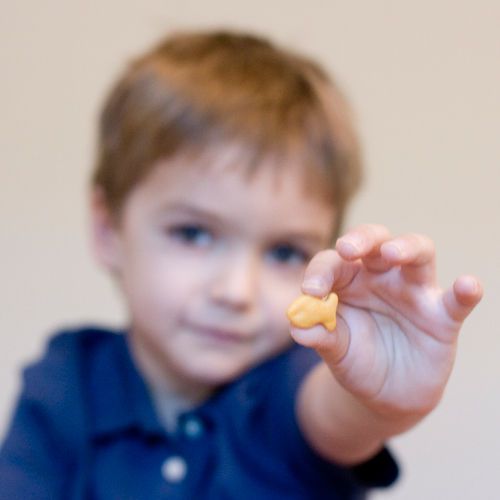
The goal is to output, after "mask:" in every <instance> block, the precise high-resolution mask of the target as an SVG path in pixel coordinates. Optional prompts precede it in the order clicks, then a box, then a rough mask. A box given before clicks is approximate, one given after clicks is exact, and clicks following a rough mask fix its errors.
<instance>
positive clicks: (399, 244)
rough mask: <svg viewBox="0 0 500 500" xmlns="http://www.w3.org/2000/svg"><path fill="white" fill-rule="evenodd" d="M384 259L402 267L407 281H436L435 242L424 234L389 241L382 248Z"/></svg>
mask: <svg viewBox="0 0 500 500" xmlns="http://www.w3.org/2000/svg"><path fill="white" fill-rule="evenodd" d="M380 252H381V255H382V256H383V258H384V259H385V260H386V261H387V262H390V263H391V264H392V265H399V266H401V273H402V275H403V277H404V278H405V279H406V280H407V281H411V282H413V283H417V284H427V283H428V284H432V283H434V282H435V280H436V266H435V259H436V250H435V247H434V242H433V241H432V240H431V239H430V238H429V237H427V236H424V235H422V234H407V235H404V236H400V237H398V238H394V239H393V240H390V241H387V242H386V243H384V244H383V245H382V246H381V248H380Z"/></svg>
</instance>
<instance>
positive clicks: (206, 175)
mask: <svg viewBox="0 0 500 500" xmlns="http://www.w3.org/2000/svg"><path fill="white" fill-rule="evenodd" d="M240 158H242V155H241V154H240V151H238V150H237V148H230V147H228V148H224V149H223V150H218V151H217V152H216V153H214V154H211V155H203V156H196V157H192V158H189V157H187V156H184V157H180V156H179V157H177V158H175V159H169V160H165V161H161V162H158V163H157V164H156V165H155V166H154V168H153V169H152V171H151V173H150V175H149V176H148V177H146V179H144V180H143V182H142V183H141V184H139V185H138V186H136V188H135V189H134V190H133V191H132V193H131V195H130V200H129V201H130V203H129V204H128V205H130V206H137V205H138V204H139V205H140V206H141V207H142V208H143V209H147V210H149V211H151V212H158V213H161V212H162V211H168V210H169V208H172V207H180V206H183V207H186V206H190V207H194V208H196V209H198V210H201V211H207V212H210V213H211V214H214V215H216V216H217V217H219V218H223V219H225V220H229V221H230V220H232V219H234V220H235V221H236V223H238V224H242V221H245V222H244V223H245V225H246V226H247V227H250V226H251V225H252V224H256V223H259V224H260V226H266V225H267V226H270V228H272V227H274V228H275V229H276V227H277V226H279V227H280V228H283V229H286V230H291V231H293V230H309V229H311V230H314V231H316V232H318V231H319V232H322V233H324V234H326V233H329V232H331V229H332V227H333V225H334V219H335V210H334V207H333V204H332V203H331V202H330V201H328V200H327V199H326V198H325V196H324V195H323V194H322V193H318V192H316V190H314V189H312V188H311V185H310V183H309V182H308V181H309V180H308V179H307V173H305V168H304V167H303V166H301V165H300V164H299V163H298V162H296V163H291V162H287V163H280V160H279V159H277V158H272V157H267V158H262V159H261V160H260V161H259V162H257V163H256V164H255V165H253V166H249V165H248V164H242V163H241V162H240Z"/></svg>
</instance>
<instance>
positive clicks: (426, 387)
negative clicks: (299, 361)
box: [291, 225, 482, 465]
mask: <svg viewBox="0 0 500 500" xmlns="http://www.w3.org/2000/svg"><path fill="white" fill-rule="evenodd" d="M302 288H303V291H304V292H305V293H308V294H310V295H315V296H318V297H322V296H325V295H326V294H327V293H329V292H330V291H332V290H333V291H335V292H336V293H337V294H338V296H339V301H340V302H339V308H338V313H337V328H336V329H335V331H334V332H333V333H331V332H328V331H327V330H325V329H324V328H323V327H322V326H321V325H318V326H314V327H312V328H310V329H307V330H301V329H297V328H292V329H291V333H292V336H293V337H294V339H295V340H296V341H297V342H299V343H301V344H303V345H305V346H308V347H312V348H314V349H316V351H317V352H318V353H319V355H320V356H321V357H322V359H323V363H321V364H320V365H319V366H318V367H316V368H315V369H314V370H313V371H312V372H311V373H310V374H309V375H308V377H306V379H305V381H304V382H303V384H302V386H301V389H300V392H299V397H298V401H297V415H298V421H299V425H300V427H301V430H302V432H303V433H304V435H305V437H306V439H307V440H308V441H309V443H310V444H311V446H312V447H313V448H314V449H315V450H316V451H317V452H319V453H320V454H321V455H322V456H324V457H325V458H328V459H330V460H334V461H336V462H338V463H341V464H344V465H354V464H356V463H360V462H362V461H363V460H366V459H368V458H369V457H371V456H372V455H374V454H375V453H376V452H377V451H378V450H379V449H380V448H381V447H382V445H383V443H384V441H385V440H386V439H388V438H389V437H391V436H393V435H396V434H399V433H401V432H404V431H405V430H407V429H409V428H410V427H412V426H413V425H415V424H416V423H417V422H418V421H420V420H421V419H422V418H423V417H424V416H425V415H427V414H428V413H429V412H430V411H431V410H432V409H433V408H434V407H435V406H436V405H437V403H438V402H439V400H440V398H441V396H442V393H443V390H444V388H445V385H446V382H447V380H448V377H449V375H450V372H451V369H452V365H453V362H454V359H455V351H456V344H457V337H458V332H459V330H460V327H461V325H462V323H463V321H464V319H465V318H466V316H467V315H468V314H469V313H470V312H471V311H472V309H473V308H474V307H475V305H476V304H477V303H478V302H479V300H480V299H481V295H482V290H481V286H480V284H479V282H478V281H477V279H476V278H473V277H471V276H462V277H461V278H459V279H457V280H456V281H455V283H454V285H453V286H452V287H451V288H450V289H448V290H441V289H440V288H439V287H438V286H437V285H436V280H435V254H434V248H433V244H432V242H431V241H430V240H429V239H428V238H426V237H424V236H420V235H415V234H411V235H406V236H403V237H398V238H393V237H392V236H391V235H390V234H389V233H388V231H387V229H386V228H384V227H382V226H374V225H370V226H361V227H359V228H357V229H355V230H353V231H351V232H350V233H348V234H347V235H346V236H344V237H343V238H341V239H340V240H339V241H338V242H337V245H336V250H326V251H324V252H320V253H319V254H317V255H316V256H315V257H314V258H313V259H312V261H311V262H310V264H309V266H308V268H307V270H306V274H305V278H304V283H303V287H302Z"/></svg>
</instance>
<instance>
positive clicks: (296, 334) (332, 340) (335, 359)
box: [290, 315, 350, 368]
mask: <svg viewBox="0 0 500 500" xmlns="http://www.w3.org/2000/svg"><path fill="white" fill-rule="evenodd" d="M290 335H291V336H292V338H293V339H294V340H295V342H297V343H298V344H301V345H303V346H304V347H310V348H312V349H315V350H316V352H317V353H318V354H319V355H320V356H321V358H322V359H323V361H325V363H327V364H328V365H329V366H330V368H334V367H335V365H337V364H338V363H340V361H341V360H342V359H343V358H344V356H345V355H346V354H347V350H348V349H349V343H350V332H349V327H348V326H347V324H346V322H345V321H344V319H343V318H342V317H341V316H340V315H337V326H336V328H335V330H333V331H331V332H330V331H328V330H327V329H326V328H325V327H324V326H323V325H321V324H318V325H314V326H312V327H311V328H297V327H295V326H290Z"/></svg>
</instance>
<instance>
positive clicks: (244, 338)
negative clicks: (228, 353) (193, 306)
mask: <svg viewBox="0 0 500 500" xmlns="http://www.w3.org/2000/svg"><path fill="white" fill-rule="evenodd" d="M193 330H194V331H195V332H196V334H197V335H199V336H200V337H201V338H203V339H205V340H207V341H208V342H216V343H219V344H245V343H248V342H250V338H251V337H250V335H247V334H244V333H242V332H239V331H236V330H229V329H225V328H218V327H211V326H208V327H207V326H195V327H194V328H193Z"/></svg>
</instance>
